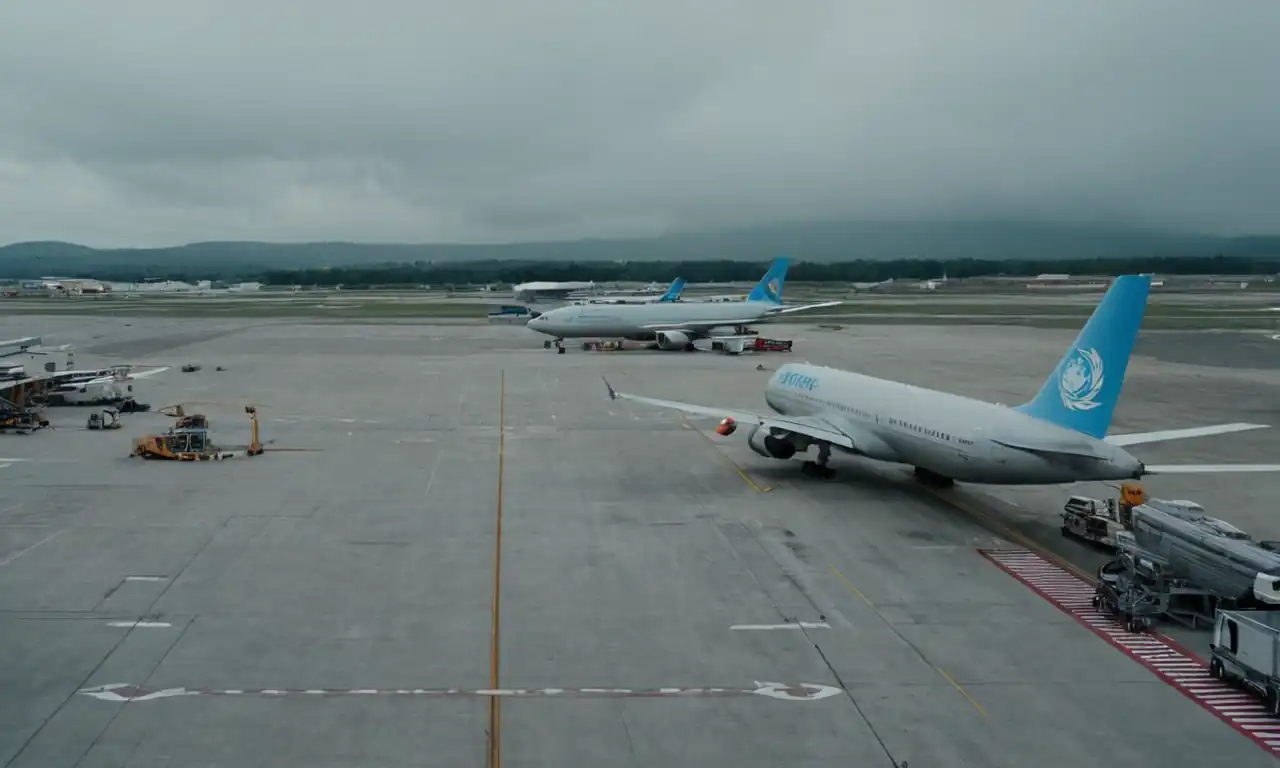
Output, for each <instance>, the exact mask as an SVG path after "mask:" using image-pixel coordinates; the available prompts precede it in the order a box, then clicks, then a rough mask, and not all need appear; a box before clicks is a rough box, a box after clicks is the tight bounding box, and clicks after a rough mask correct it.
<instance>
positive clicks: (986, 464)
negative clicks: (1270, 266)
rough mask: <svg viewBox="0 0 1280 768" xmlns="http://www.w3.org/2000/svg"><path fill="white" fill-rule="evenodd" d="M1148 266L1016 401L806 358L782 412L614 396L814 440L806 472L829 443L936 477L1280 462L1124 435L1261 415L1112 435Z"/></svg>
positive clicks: (1040, 478)
mask: <svg viewBox="0 0 1280 768" xmlns="http://www.w3.org/2000/svg"><path fill="white" fill-rule="evenodd" d="M1150 282H1151V278H1150V277H1144V276H1139V275H1129V276H1124V277H1119V278H1117V279H1116V280H1115V282H1114V283H1113V284H1112V285H1111V287H1110V288H1109V289H1108V290H1107V293H1106V295H1105V296H1103V298H1102V301H1101V302H1100V303H1099V304H1098V307H1097V309H1095V310H1094V313H1093V316H1092V317H1090V318H1089V321H1088V323H1086V324H1085V326H1084V329H1083V330H1082V331H1081V332H1080V335H1079V336H1077V337H1076V340H1075V342H1074V343H1073V344H1072V345H1071V347H1070V348H1068V349H1067V352H1066V354H1065V355H1064V356H1063V357H1062V360H1061V362H1059V363H1058V367H1057V368H1056V369H1054V372H1053V373H1052V375H1050V376H1049V378H1048V379H1047V380H1046V381H1045V383H1044V386H1043V387H1042V388H1041V389H1040V393H1039V394H1038V395H1036V397H1035V399H1033V400H1032V401H1031V402H1029V403H1027V404H1026V405H1022V406H1019V407H1017V408H1008V407H1005V406H1002V405H996V404H994V403H988V402H985V401H982V400H975V399H972V398H968V397H961V396H960V395H954V394H950V393H947V392H939V391H937V390H932V389H925V388H922V387H915V386H911V385H909V384H903V383H900V382H896V381H887V380H885V379H877V378H872V377H871V376H864V375H861V374H857V373H850V372H846V371H840V370H836V369H834V368H825V367H821V366H816V365H807V364H788V365H784V366H782V367H780V368H779V369H778V371H777V373H776V374H774V376H773V377H772V378H771V379H770V380H769V383H768V384H767V385H766V386H765V393H764V396H765V402H766V403H767V404H768V405H769V407H770V408H772V409H773V410H774V411H775V412H776V413H777V414H779V415H778V416H774V415H764V416H762V415H757V414H754V413H747V412H744V411H737V410H733V409H727V408H712V407H707V406H701V405H691V404H688V403H680V402H674V401H670V400H657V399H654V398H649V397H641V396H639V395H630V394H625V393H622V392H617V391H615V390H614V389H613V387H612V386H611V385H610V384H609V382H608V380H605V386H606V387H608V389H609V396H610V397H611V398H614V399H622V400H631V401H634V402H638V403H644V404H647V405H653V406H657V407H660V408H670V409H674V410H677V411H683V412H685V413H690V414H695V415H699V416H716V417H724V420H723V421H722V422H721V423H720V426H719V427H717V429H716V431H717V432H718V433H719V434H722V435H730V434H733V432H734V431H735V430H736V429H737V425H738V423H744V424H751V425H752V427H751V430H750V431H749V432H748V433H747V443H748V445H749V446H750V447H751V449H752V450H753V451H755V452H756V453H758V454H760V455H761V456H764V457H766V458H774V459H790V458H791V457H792V456H794V455H795V454H796V453H799V452H802V451H806V450H808V448H809V446H811V445H816V446H818V457H817V461H806V462H805V464H804V471H805V474H810V475H817V476H821V477H830V476H831V475H832V474H833V473H832V471H831V470H830V469H829V468H828V467H827V462H828V460H829V459H830V457H831V449H832V448H833V447H834V448H836V449H838V450H840V451H842V452H844V453H848V454H853V455H857V456H864V457H866V458H869V459H874V460H877V461H886V462H892V463H895V464H909V465H912V466H914V467H915V471H916V475H917V476H918V477H920V478H921V479H922V480H925V481H926V482H929V483H930V484H933V485H937V486H948V485H951V484H952V483H953V482H954V481H956V480H960V481H962V482H971V483H989V484H994V485H1047V484H1056V483H1072V482H1081V481H1096V480H1129V479H1139V478H1142V477H1143V476H1145V475H1153V474H1172V473H1192V472H1275V471H1280V465H1277V464H1238V465H1230V464H1227V465H1195V464H1191V465H1173V466H1146V465H1145V464H1143V463H1142V462H1141V461H1139V460H1138V459H1136V458H1134V457H1133V456H1132V455H1130V454H1129V453H1128V452H1127V451H1125V450H1124V448H1123V447H1122V446H1130V445H1138V444H1142V443H1154V442H1161V441H1165V440H1177V439H1182V438H1188V437H1201V436H1204V435H1217V434H1223V433H1227V432H1240V431H1243V430H1248V429H1263V428H1266V427H1267V425H1265V424H1240V423H1237V424H1217V425H1213V426H1205V427H1193V428H1190V429H1179V430H1169V431H1162V432H1145V433H1138V434H1128V435H1107V429H1108V428H1109V426H1110V424H1111V415H1112V411H1113V410H1114V409H1115V405H1116V401H1117V400H1118V399H1119V397H1120V388H1121V386H1122V385H1123V383H1124V374H1125V369H1126V368H1127V367H1128V364H1129V355H1130V353H1131V352H1132V350H1133V343H1134V340H1135V338H1136V337H1137V334H1138V326H1139V325H1141V323H1142V316H1143V313H1144V311H1145V308H1146V302H1147V293H1148V291H1149V290H1150Z"/></svg>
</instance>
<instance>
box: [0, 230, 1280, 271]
mask: <svg viewBox="0 0 1280 768" xmlns="http://www.w3.org/2000/svg"><path fill="white" fill-rule="evenodd" d="M783 254H785V255H789V256H791V258H792V259H793V260H794V261H797V262H799V261H812V262H819V263H831V262H841V261H856V260H889V259H910V258H915V259H937V260H953V259H967V258H973V259H996V260H1005V259H1022V260H1051V259H1053V260H1061V259H1076V258H1079V259H1093V258H1130V257H1143V256H1166V257H1167V256H1212V255H1215V254H1223V255H1226V256H1245V257H1268V256H1280V236H1274V235H1267V236H1249V237H1218V236H1212V235H1200V234H1184V233H1175V232H1161V231H1155V230H1143V229H1135V228H1129V227H1121V226H1111V225H1094V224H1051V223H1043V222H1007V221H962V222H945V221H935V222H910V221H902V222H820V223H806V224H779V225H771V226H762V227H756V228H751V229H743V230H737V231H727V232H706V233H684V234H670V235H664V236H661V237H654V238H635V239H623V240H575V241H567V242H538V243H506V244H491V245H459V244H427V245H376V244H361V243H287V244H275V243H257V242H206V243H194V244H191V245H183V246H176V247H170V248H118V249H96V248H88V247H85V246H82V245H75V244H73V243H61V242H30V243H17V244H14V245H8V246H4V247H0V278H24V277H40V276H45V275H59V276H68V277H74V276H88V275H93V276H98V277H103V278H105V279H112V273H117V272H118V273H119V274H124V273H130V274H137V273H138V271H139V270H140V269H143V270H145V271H146V272H147V273H148V274H156V275H164V274H173V273H181V274H185V275H195V276H200V277H208V278H231V277H243V276H248V275H253V274H255V273H258V272H262V271H265V270H269V269H300V268H308V267H310V268H315V267H327V266H372V265H377V264H393V263H406V262H447V261H459V260H486V259H499V260H510V261H602V260H605V261H647V260H663V261H699V260H712V259H727V260H733V261H751V262H761V261H767V260H769V259H771V258H773V257H775V256H778V255H783Z"/></svg>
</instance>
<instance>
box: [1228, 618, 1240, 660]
mask: <svg viewBox="0 0 1280 768" xmlns="http://www.w3.org/2000/svg"><path fill="white" fill-rule="evenodd" d="M1227 634H1228V636H1229V637H1230V639H1229V640H1228V643H1227V647H1228V648H1230V649H1231V652H1232V653H1238V652H1239V651H1240V628H1239V627H1238V626H1236V623H1235V622H1234V621H1232V620H1231V619H1227Z"/></svg>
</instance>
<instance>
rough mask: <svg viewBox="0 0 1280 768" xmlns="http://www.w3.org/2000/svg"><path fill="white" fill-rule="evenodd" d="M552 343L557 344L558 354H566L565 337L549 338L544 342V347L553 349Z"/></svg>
mask: <svg viewBox="0 0 1280 768" xmlns="http://www.w3.org/2000/svg"><path fill="white" fill-rule="evenodd" d="M552 345H554V346H555V348H556V354H557V355H563V354H564V339H556V340H555V341H551V340H550V339H548V340H546V341H544V342H542V348H543V349H551V347H552Z"/></svg>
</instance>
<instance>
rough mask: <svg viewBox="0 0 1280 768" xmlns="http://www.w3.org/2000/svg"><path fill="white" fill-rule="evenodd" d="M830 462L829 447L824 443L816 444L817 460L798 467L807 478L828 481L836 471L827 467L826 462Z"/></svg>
mask: <svg viewBox="0 0 1280 768" xmlns="http://www.w3.org/2000/svg"><path fill="white" fill-rule="evenodd" d="M829 461H831V446H829V445H827V444H826V443H819V444H818V460H817V461H806V462H805V463H804V464H802V465H800V471H801V472H803V473H804V474H806V475H808V476H809V477H820V478H822V479H823V480H830V479H831V478H833V477H835V476H836V471H835V470H834V469H832V468H831V467H829V466H827V462H829Z"/></svg>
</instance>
